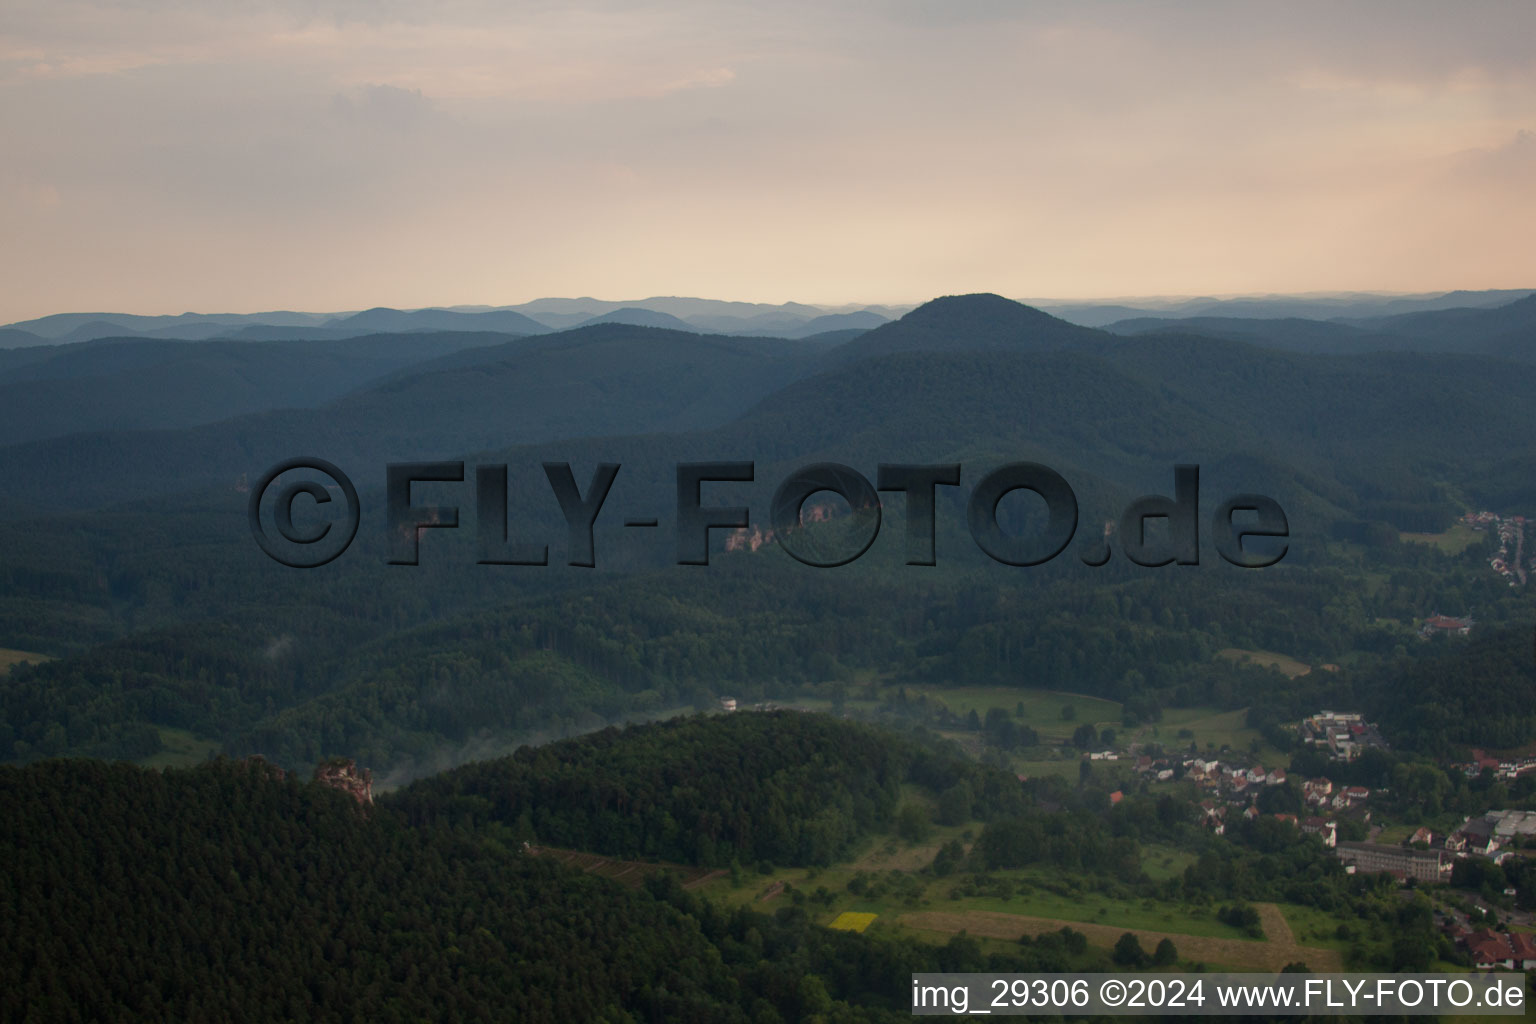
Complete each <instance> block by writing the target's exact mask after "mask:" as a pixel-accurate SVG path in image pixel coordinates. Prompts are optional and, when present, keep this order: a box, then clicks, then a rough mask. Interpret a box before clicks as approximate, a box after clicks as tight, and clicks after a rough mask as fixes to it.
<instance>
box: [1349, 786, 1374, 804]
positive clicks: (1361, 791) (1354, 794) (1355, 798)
mask: <svg viewBox="0 0 1536 1024" xmlns="http://www.w3.org/2000/svg"><path fill="white" fill-rule="evenodd" d="M1344 797H1345V799H1346V800H1348V801H1349V802H1350V803H1352V804H1355V803H1360V802H1361V801H1363V800H1369V799H1370V798H1371V791H1370V790H1369V789H1367V788H1366V787H1364V786H1345V787H1344Z"/></svg>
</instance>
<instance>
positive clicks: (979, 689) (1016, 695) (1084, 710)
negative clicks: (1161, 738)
mask: <svg viewBox="0 0 1536 1024" xmlns="http://www.w3.org/2000/svg"><path fill="white" fill-rule="evenodd" d="M919 694H926V695H927V697H928V699H929V700H937V701H941V702H942V703H943V704H944V706H945V707H947V708H949V709H950V710H951V711H953V712H955V713H956V714H959V715H967V714H970V713H971V712H972V711H974V712H976V713H977V714H978V715H981V716H983V717H985V716H986V713H987V712H988V711H990V710H992V709H993V708H1002V709H1003V710H1004V711H1006V712H1008V713H1009V714H1010V715H1015V716H1016V713H1017V711H1018V708H1019V705H1020V704H1022V705H1023V706H1024V715H1023V717H1017V716H1016V717H1015V718H1014V721H1015V722H1017V723H1018V724H1020V725H1027V726H1029V727H1030V728H1031V729H1033V730H1035V732H1037V733H1039V734H1040V738H1041V740H1043V741H1045V742H1050V741H1052V740H1054V741H1056V742H1060V741H1061V740H1064V739H1070V738H1071V736H1072V731H1073V730H1074V729H1076V728H1077V727H1078V726H1080V725H1082V724H1083V723H1085V722H1086V723H1088V724H1090V725H1093V726H1095V727H1097V728H1103V727H1104V726H1109V727H1110V728H1114V729H1118V728H1120V704H1119V702H1117V701H1112V700H1104V699H1103V698H1101V697H1086V696H1083V695H1082V694H1080V693H1063V692H1061V691H1058V690H1026V689H1015V688H1013V687H1008V686H956V687H944V688H939V687H932V688H929V689H922V690H919V689H916V688H914V687H910V686H909V687H907V695H908V696H910V697H914V698H915V697H917V696H918V695H919ZM1068 706H1070V707H1071V708H1072V710H1073V713H1074V714H1073V717H1072V718H1071V719H1066V718H1062V717H1061V710H1062V708H1064V707H1068Z"/></svg>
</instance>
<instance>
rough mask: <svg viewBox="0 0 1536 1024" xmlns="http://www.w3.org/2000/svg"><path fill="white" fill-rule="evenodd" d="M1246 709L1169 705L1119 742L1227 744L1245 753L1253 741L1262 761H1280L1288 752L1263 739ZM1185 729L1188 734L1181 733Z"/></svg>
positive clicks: (1184, 745) (1201, 746)
mask: <svg viewBox="0 0 1536 1024" xmlns="http://www.w3.org/2000/svg"><path fill="white" fill-rule="evenodd" d="M1247 716H1248V712H1247V711H1246V710H1237V711H1221V710H1219V709H1217V708H1210V707H1203V708H1169V709H1167V710H1165V711H1164V712H1163V720H1162V721H1161V722H1156V723H1149V724H1147V725H1142V726H1138V727H1137V728H1136V729H1134V730H1129V731H1127V732H1123V733H1121V734H1120V738H1119V741H1118V742H1119V743H1121V744H1123V743H1128V742H1131V741H1133V740H1138V741H1140V742H1143V743H1149V742H1153V741H1156V742H1158V743H1161V744H1163V745H1164V746H1165V747H1170V748H1173V749H1180V750H1182V749H1187V748H1188V746H1189V744H1190V742H1191V741H1193V742H1194V744H1195V745H1196V746H1197V747H1198V748H1199V749H1200V750H1202V751H1206V750H1215V751H1220V750H1222V749H1223V748H1227V749H1230V750H1233V751H1237V752H1240V753H1244V754H1247V753H1249V752H1250V751H1251V750H1252V748H1253V744H1254V741H1255V740H1257V741H1258V744H1259V748H1258V752H1257V755H1256V756H1257V757H1258V758H1259V762H1260V763H1261V764H1264V765H1271V764H1279V765H1283V764H1284V763H1285V762H1286V761H1287V755H1285V754H1283V753H1281V752H1280V751H1278V750H1276V749H1275V748H1274V747H1272V746H1270V745H1269V744H1268V743H1266V742H1265V741H1264V737H1263V736H1262V735H1260V733H1259V731H1258V730H1257V729H1250V728H1248V725H1247ZM1186 730H1187V731H1188V732H1189V733H1190V735H1187V736H1183V735H1180V733H1182V732H1184V731H1186Z"/></svg>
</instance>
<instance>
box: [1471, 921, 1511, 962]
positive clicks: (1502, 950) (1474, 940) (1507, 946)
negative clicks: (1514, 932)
mask: <svg viewBox="0 0 1536 1024" xmlns="http://www.w3.org/2000/svg"><path fill="white" fill-rule="evenodd" d="M1467 954H1468V956H1469V957H1470V958H1471V960H1472V964H1473V966H1475V967H1478V968H1480V969H1482V970H1491V969H1493V968H1495V967H1502V968H1504V969H1505V970H1510V971H1512V970H1514V969H1515V949H1514V945H1513V944H1512V943H1511V942H1510V937H1509V936H1508V935H1506V934H1504V933H1502V932H1495V931H1489V930H1488V929H1487V928H1481V929H1479V930H1477V931H1475V932H1473V933H1472V934H1471V935H1468V936H1467Z"/></svg>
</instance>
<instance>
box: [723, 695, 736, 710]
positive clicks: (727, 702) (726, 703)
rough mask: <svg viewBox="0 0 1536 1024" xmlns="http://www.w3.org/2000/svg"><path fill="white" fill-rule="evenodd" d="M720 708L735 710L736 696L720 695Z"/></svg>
mask: <svg viewBox="0 0 1536 1024" xmlns="http://www.w3.org/2000/svg"><path fill="white" fill-rule="evenodd" d="M720 710H721V711H735V710H736V698H735V697H721V698H720Z"/></svg>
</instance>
